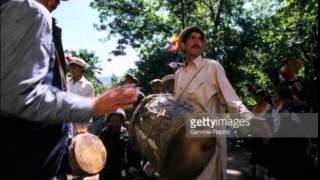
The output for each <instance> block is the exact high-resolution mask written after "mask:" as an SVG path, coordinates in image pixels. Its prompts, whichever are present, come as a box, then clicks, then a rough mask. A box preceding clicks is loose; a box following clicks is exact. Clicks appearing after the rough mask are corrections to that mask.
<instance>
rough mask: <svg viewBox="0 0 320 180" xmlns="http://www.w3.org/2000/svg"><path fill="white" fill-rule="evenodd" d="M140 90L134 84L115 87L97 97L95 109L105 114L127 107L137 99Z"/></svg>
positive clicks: (96, 111)
mask: <svg viewBox="0 0 320 180" xmlns="http://www.w3.org/2000/svg"><path fill="white" fill-rule="evenodd" d="M137 97H138V91H137V88H136V86H134V85H124V86H118V87H113V88H110V89H108V90H106V91H105V92H103V93H102V94H101V95H99V96H97V97H95V99H94V105H93V111H94V113H95V114H97V115H103V114H106V113H109V112H112V111H115V110H116V109H118V108H123V109H127V108H130V107H131V106H132V104H133V103H134V102H135V101H136V100H137Z"/></svg>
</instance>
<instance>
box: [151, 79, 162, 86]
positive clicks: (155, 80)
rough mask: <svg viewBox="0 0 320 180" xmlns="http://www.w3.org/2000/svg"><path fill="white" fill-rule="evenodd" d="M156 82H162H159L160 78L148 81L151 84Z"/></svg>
mask: <svg viewBox="0 0 320 180" xmlns="http://www.w3.org/2000/svg"><path fill="white" fill-rule="evenodd" d="M156 83H160V84H162V82H161V80H160V79H154V80H152V81H150V83H149V84H150V85H153V84H156Z"/></svg>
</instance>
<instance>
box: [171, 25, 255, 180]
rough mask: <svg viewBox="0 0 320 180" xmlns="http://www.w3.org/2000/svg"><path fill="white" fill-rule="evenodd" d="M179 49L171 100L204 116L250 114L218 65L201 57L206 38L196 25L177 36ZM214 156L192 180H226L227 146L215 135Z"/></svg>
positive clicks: (242, 115) (224, 140) (245, 116)
mask: <svg viewBox="0 0 320 180" xmlns="http://www.w3.org/2000/svg"><path fill="white" fill-rule="evenodd" d="M178 43H179V49H180V50H181V51H182V53H183V54H184V57H185V59H184V62H183V64H182V67H180V68H179V69H178V70H177V71H176V73H175V88H174V92H175V97H176V98H177V99H178V100H180V101H184V102H187V103H190V104H192V105H193V106H194V107H195V108H196V109H197V110H199V111H202V112H205V113H206V114H207V115H208V117H210V118H211V117H213V115H214V114H219V113H221V114H223V113H225V110H228V112H230V113H239V114H240V116H241V118H242V119H245V120H251V119H252V118H253V117H254V115H253V114H252V113H251V112H250V111H248V110H247V108H246V107H245V106H244V105H243V103H242V101H241V100H240V98H239V97H238V95H237V94H236V92H235V91H234V89H233V87H232V86H231V84H230V82H229V80H228V78H227V76H226V74H225V71H224V68H223V67H222V65H221V64H220V63H219V62H217V61H215V60H212V59H207V58H203V57H202V56H201V54H202V52H203V50H204V47H205V43H206V39H205V34H204V33H203V31H202V30H201V29H200V28H199V27H196V26H191V27H187V28H186V29H184V30H183V31H182V32H181V33H180V35H179V42H178ZM215 149H216V150H215V153H214V154H213V156H212V158H211V159H210V161H209V163H208V164H207V166H206V167H204V169H203V170H202V172H201V173H200V174H199V175H198V176H197V177H196V180H226V179H227V176H226V165H227V146H226V138H224V136H221V137H220V136H217V144H216V147H215Z"/></svg>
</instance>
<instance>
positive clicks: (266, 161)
mask: <svg viewBox="0 0 320 180" xmlns="http://www.w3.org/2000/svg"><path fill="white" fill-rule="evenodd" d="M59 3H60V1H59V0H16V1H4V2H1V23H4V24H5V27H4V26H1V114H0V115H1V121H2V122H3V125H2V126H1V130H0V132H1V135H2V137H7V138H5V140H4V142H3V143H4V144H5V145H6V146H5V147H4V148H1V152H0V154H1V155H0V156H1V161H2V162H3V163H4V164H5V165H6V166H5V169H3V171H2V173H1V174H0V177H1V178H0V179H67V174H70V173H72V172H71V170H70V168H69V167H68V162H67V158H68V154H67V149H68V145H69V144H70V141H71V139H72V138H74V137H75V136H76V135H77V134H81V133H85V132H90V133H92V134H95V135H96V136H98V137H99V138H100V139H101V141H102V142H103V144H104V146H105V148H106V150H107V153H108V155H107V159H106V162H107V163H106V165H105V167H104V168H103V169H102V170H101V172H100V173H99V179H101V180H108V179H111V180H153V179H161V175H160V174H159V173H158V172H157V170H156V169H154V168H153V166H152V164H151V163H150V162H149V161H148V160H147V159H145V157H144V156H143V154H140V153H139V152H138V151H137V150H136V148H135V147H134V145H133V144H132V143H131V141H130V138H131V137H130V134H129V132H128V130H129V128H130V120H131V117H132V115H133V113H134V112H135V109H136V108H137V107H138V105H139V103H140V102H141V101H142V100H143V99H144V98H145V97H146V95H145V94H144V93H142V92H141V91H139V90H138V89H137V88H136V86H137V85H139V81H138V80H137V78H135V77H134V75H131V74H126V75H125V76H124V79H123V81H122V82H121V83H120V84H119V86H118V87H113V88H110V89H108V90H106V91H104V92H103V93H102V94H100V95H98V96H95V95H94V87H93V85H92V83H90V82H89V81H88V80H87V79H86V78H85V77H84V72H85V70H86V68H87V67H88V64H87V63H86V61H85V60H84V59H81V58H80V57H74V56H65V55H64V53H63V47H62V43H61V29H60V28H59V27H57V26H56V24H55V20H54V19H52V17H51V15H50V12H52V11H54V10H55V9H56V8H57V6H58V5H59ZM178 44H179V50H180V51H181V52H182V53H183V55H184V61H183V63H182V65H181V67H180V68H179V69H177V70H176V72H175V74H169V75H166V76H164V77H159V78H161V79H154V80H152V81H150V83H149V85H150V88H151V90H152V93H151V94H171V95H172V96H174V97H175V98H176V99H177V101H181V102H186V103H188V104H192V105H193V107H194V108H195V109H197V110H198V111H201V112H204V113H206V114H207V115H208V116H209V117H211V116H212V115H213V114H215V113H226V112H229V113H238V114H239V115H240V116H241V118H244V119H249V120H252V121H259V123H257V124H259V125H258V126H260V127H259V128H264V131H263V132H264V134H263V135H262V136H266V137H265V138H255V139H248V141H247V143H248V144H250V148H251V151H252V159H251V163H252V165H253V168H252V169H253V173H255V168H254V167H255V166H256V164H260V165H261V166H263V167H264V168H265V169H266V177H267V178H269V179H270V180H271V179H273V180H276V179H279V180H295V179H299V180H300V179H306V178H307V179H308V177H309V176H310V175H312V174H313V173H314V172H311V170H313V169H314V168H315V167H316V166H317V164H316V163H317V161H315V159H316V158H311V156H310V154H313V155H315V156H316V157H317V154H315V153H310V151H312V150H313V148H314V147H315V146H316V148H317V142H315V139H312V138H283V137H285V133H286V130H287V128H288V127H290V129H291V131H293V132H294V133H296V134H295V135H296V137H298V136H299V133H301V132H302V131H303V130H304V129H303V128H304V123H305V122H304V121H303V119H301V118H299V115H297V114H298V113H317V112H318V105H317V102H315V101H314V99H313V98H314V97H313V98H310V94H312V93H313V92H314V91H312V93H311V92H310V93H309V91H311V90H310V88H308V87H311V86H310V84H308V83H307V82H303V81H300V80H297V79H296V75H297V73H298V72H299V70H300V69H301V68H302V67H303V59H302V58H300V57H296V56H295V57H290V58H288V60H287V62H286V64H285V65H284V66H283V68H282V69H281V70H279V73H274V74H273V76H271V77H270V78H271V80H272V82H273V83H274V84H273V86H274V87H275V88H274V91H273V92H275V93H274V96H272V95H270V92H271V91H269V90H267V89H262V88H260V87H258V86H257V85H250V87H248V91H249V92H250V94H251V95H252V97H254V99H255V101H256V104H255V105H254V107H252V108H250V109H248V108H247V107H246V106H245V105H244V103H243V102H242V100H241V99H240V98H239V97H238V95H237V94H236V92H235V90H234V89H233V87H232V85H231V84H230V82H229V80H228V78H227V76H226V73H225V70H224V68H223V66H222V65H221V64H220V63H219V62H218V61H215V60H213V59H208V58H205V57H203V56H202V54H203V51H204V48H205V46H206V37H205V33H204V32H203V31H202V29H201V28H199V27H197V26H190V27H187V28H185V29H183V30H182V31H181V33H180V34H179V38H178ZM17 49H18V50H19V51H17ZM66 65H69V66H70V71H71V77H70V78H66V76H65V74H66ZM273 97H275V98H273ZM283 114H289V116H283ZM96 116H103V117H104V118H103V120H101V121H100V126H99V123H96V121H97V120H96V119H95V117H96ZM261 118H262V119H264V121H260V120H259V119H261ZM101 126H102V127H101ZM258 133H259V132H258ZM266 133H267V134H266ZM8 135H10V136H8ZM270 137H279V138H270ZM280 137H281V138H280ZM226 141H227V139H226V138H224V137H217V143H216V144H215V147H214V148H215V153H214V154H213V155H212V157H211V158H210V160H209V162H208V164H207V165H206V166H205V167H203V170H202V171H201V172H200V174H199V175H198V176H197V177H195V178H194V179H196V180H225V179H227V174H226V172H227V171H226V170H227V155H228V154H227V143H226ZM283 167H286V168H283ZM73 178H75V179H82V178H85V176H77V175H75V176H73ZM310 178H311V177H310Z"/></svg>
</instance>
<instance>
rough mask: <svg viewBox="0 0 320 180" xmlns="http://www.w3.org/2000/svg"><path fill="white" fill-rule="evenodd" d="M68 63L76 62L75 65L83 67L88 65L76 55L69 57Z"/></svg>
mask: <svg viewBox="0 0 320 180" xmlns="http://www.w3.org/2000/svg"><path fill="white" fill-rule="evenodd" d="M68 63H69V65H71V64H76V65H79V66H81V67H83V68H87V67H88V64H87V63H86V62H85V61H84V60H83V59H81V58H78V57H70V58H69V61H68Z"/></svg>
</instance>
